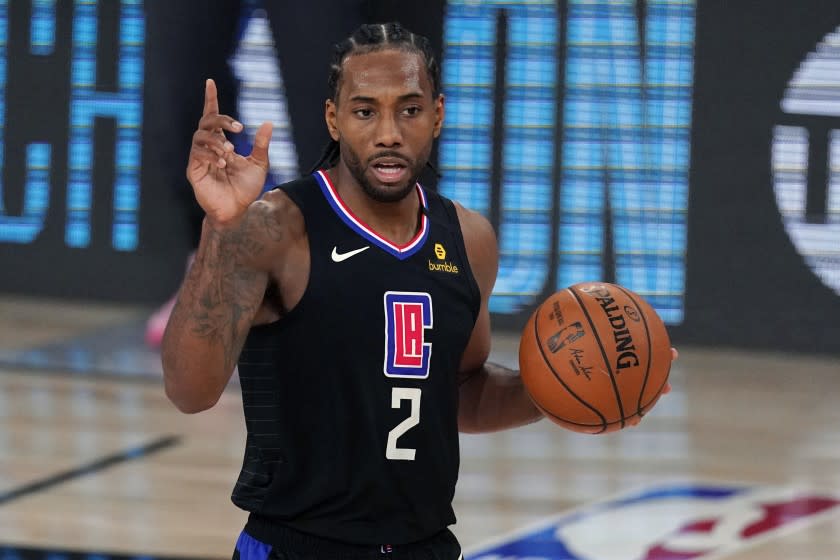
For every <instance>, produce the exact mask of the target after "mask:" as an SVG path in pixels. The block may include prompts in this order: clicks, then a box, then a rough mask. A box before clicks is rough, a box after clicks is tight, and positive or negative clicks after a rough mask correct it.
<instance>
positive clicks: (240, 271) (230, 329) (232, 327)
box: [161, 220, 268, 412]
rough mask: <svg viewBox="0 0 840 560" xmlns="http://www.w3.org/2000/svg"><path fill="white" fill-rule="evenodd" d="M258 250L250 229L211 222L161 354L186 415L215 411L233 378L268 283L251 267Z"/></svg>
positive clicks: (171, 392)
mask: <svg viewBox="0 0 840 560" xmlns="http://www.w3.org/2000/svg"><path fill="white" fill-rule="evenodd" d="M255 244H256V241H254V239H252V238H251V237H250V236H249V235H248V232H247V231H246V228H244V227H239V228H228V229H224V228H219V227H216V226H214V225H213V224H211V223H210V222H209V221H207V220H205V223H204V226H203V229H202V235H201V242H200V244H199V247H198V250H197V251H196V256H195V261H194V262H193V264H192V266H191V267H190V270H189V271H188V273H187V275H186V278H185V279H184V282H183V284H182V286H181V289H180V291H179V293H178V298H177V302H176V304H175V308H174V309H173V311H172V315H171V317H170V319H169V322H168V324H167V327H166V332H165V334H164V338H163V344H162V348H161V354H162V363H163V372H164V384H165V387H166V394H167V396H168V397H169V398H170V400H171V401H172V402H173V403H174V404H175V405H176V406H177V407H178V408H179V409H180V410H181V411H183V412H199V411H201V410H205V409H207V408H210V407H211V406H213V405H214V404H215V403H216V401H217V400H218V399H219V396H221V394H222V392H223V391H224V388H225V386H226V385H227V382H228V380H229V379H230V376H231V374H232V373H233V369H234V366H235V365H236V361H237V359H238V357H239V353H240V351H241V350H242V345H243V344H244V342H245V337H246V336H247V334H248V331H249V329H250V327H251V322H252V320H253V318H254V316H255V315H256V313H257V310H258V309H259V307H260V305H261V303H262V300H263V297H264V294H265V288H266V285H267V282H268V275H267V273H265V272H261V271H258V270H256V269H255V268H254V267H253V266H249V265H248V264H247V256H248V255H252V254H253V253H254V251H257V250H258V249H259V248H258V247H256V246H255Z"/></svg>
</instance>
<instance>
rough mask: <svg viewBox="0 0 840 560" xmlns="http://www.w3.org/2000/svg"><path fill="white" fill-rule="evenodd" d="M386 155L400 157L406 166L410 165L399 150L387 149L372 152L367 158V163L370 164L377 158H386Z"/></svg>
mask: <svg viewBox="0 0 840 560" xmlns="http://www.w3.org/2000/svg"><path fill="white" fill-rule="evenodd" d="M386 157H388V158H395V159H401V160H403V161H404V162H405V163H406V165H407V166H408V167H410V166H411V162H410V161H409V160H408V159H407V158H406V157H405V156H404V155H402V154H401V153H399V152H393V151H387V150H386V151H384V152H379V153H377V154H373V155H372V156H370V157H369V158H368V160H367V165H370V164H371V163H372V162H373V161H374V160H377V159H379V158H386Z"/></svg>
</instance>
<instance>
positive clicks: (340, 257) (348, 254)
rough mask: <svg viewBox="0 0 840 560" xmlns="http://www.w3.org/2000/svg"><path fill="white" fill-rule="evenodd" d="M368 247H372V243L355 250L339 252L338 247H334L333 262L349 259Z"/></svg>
mask: <svg viewBox="0 0 840 560" xmlns="http://www.w3.org/2000/svg"><path fill="white" fill-rule="evenodd" d="M368 249H370V245H365V246H364V247H362V248H361V249H356V250H355V251H347V252H346V253H339V252H338V247H333V252H332V260H333V262H341V261H346V260H347V259H349V258H350V257H352V256H353V255H358V254H359V253H361V252H362V251H366V250H368Z"/></svg>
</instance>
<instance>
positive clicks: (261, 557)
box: [234, 531, 271, 560]
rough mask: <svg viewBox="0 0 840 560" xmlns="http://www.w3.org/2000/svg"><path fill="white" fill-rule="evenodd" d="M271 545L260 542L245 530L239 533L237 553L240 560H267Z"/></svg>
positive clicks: (236, 555)
mask: <svg viewBox="0 0 840 560" xmlns="http://www.w3.org/2000/svg"><path fill="white" fill-rule="evenodd" d="M270 553H271V545H268V544H265V543H264V542H260V541H258V540H257V539H255V538H254V537H252V536H251V535H249V534H248V533H246V532H245V531H242V532H241V533H239V538H238V539H237V540H236V554H235V556H234V557H237V558H239V560H267V559H268V555H269V554H270Z"/></svg>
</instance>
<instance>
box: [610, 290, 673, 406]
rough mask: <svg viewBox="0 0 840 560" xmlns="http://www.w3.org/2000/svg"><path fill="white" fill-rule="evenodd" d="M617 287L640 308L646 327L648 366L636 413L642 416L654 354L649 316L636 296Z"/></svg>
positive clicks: (640, 314)
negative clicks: (646, 315) (652, 351)
mask: <svg viewBox="0 0 840 560" xmlns="http://www.w3.org/2000/svg"><path fill="white" fill-rule="evenodd" d="M616 288H618V289H619V290H621V291H622V292H623V293H624V295H625V296H627V297H628V298H630V301H632V302H633V303H634V304H635V305H636V309H638V310H639V316H641V318H642V324H643V325H644V327H645V339H646V340H647V367H646V368H645V379H644V381H642V389H641V391H639V400H638V401H637V402H636V414H638V415H639V416H641V415H642V408H643V407H642V397H643V396H644V394H645V387H647V382H648V377H649V376H650V362H651V360H652V359H653V355H652V353H651V343H650V329H649V328H648V323H647V317H645V312H644V310H643V309H642V306H641V305H639V302H638V301H636V298H634V297H633V296H632V295H631V294H630V293H629V292H628V291H627V290H625V289H624V288H622V287H621V286H618V285H616ZM666 379H667V376H666Z"/></svg>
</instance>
